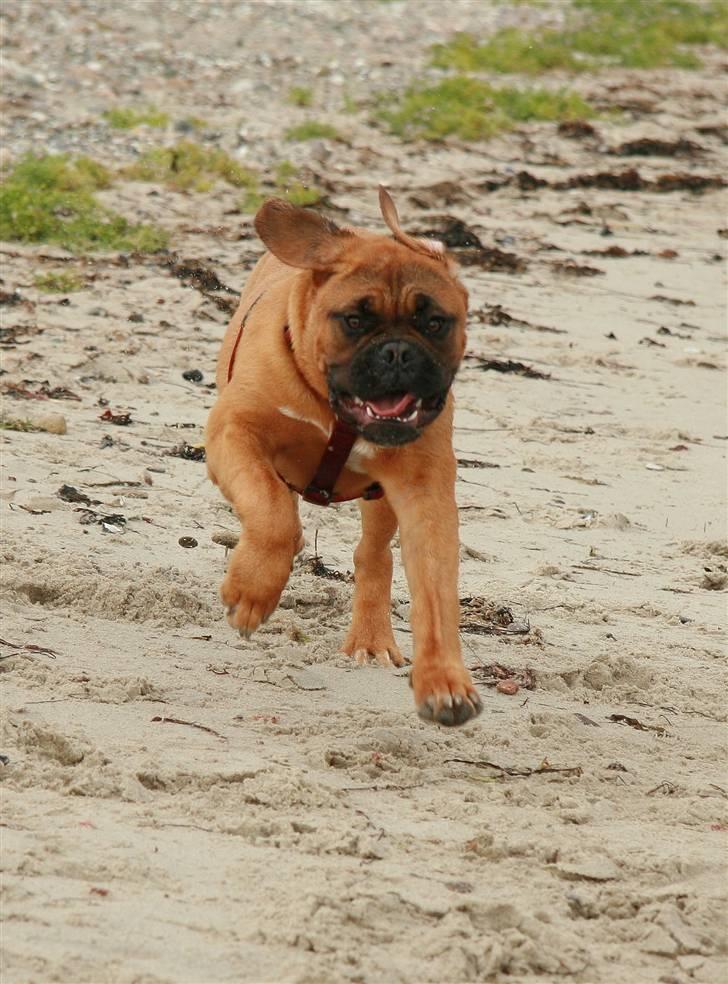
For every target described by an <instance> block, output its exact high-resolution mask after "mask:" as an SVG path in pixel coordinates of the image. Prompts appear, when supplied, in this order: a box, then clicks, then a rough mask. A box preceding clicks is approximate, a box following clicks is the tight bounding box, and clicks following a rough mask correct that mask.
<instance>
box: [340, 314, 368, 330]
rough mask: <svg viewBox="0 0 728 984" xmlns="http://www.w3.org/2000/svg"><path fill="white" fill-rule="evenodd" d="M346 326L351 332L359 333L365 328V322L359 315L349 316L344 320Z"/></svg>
mask: <svg viewBox="0 0 728 984" xmlns="http://www.w3.org/2000/svg"><path fill="white" fill-rule="evenodd" d="M344 324H345V325H346V327H347V328H348V329H349V331H353V332H358V331H361V330H362V329H363V328H364V322H363V321H362V319H361V318H360V317H359V315H358V314H347V316H346V317H345V318H344Z"/></svg>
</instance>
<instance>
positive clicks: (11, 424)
mask: <svg viewBox="0 0 728 984" xmlns="http://www.w3.org/2000/svg"><path fill="white" fill-rule="evenodd" d="M42 429H43V428H42V427H37V426H36V425H35V424H34V423H33V421H32V420H28V419H27V418H20V417H0V430H6V431H20V433H21V434H33V433H37V432H38V431H40V430H42Z"/></svg>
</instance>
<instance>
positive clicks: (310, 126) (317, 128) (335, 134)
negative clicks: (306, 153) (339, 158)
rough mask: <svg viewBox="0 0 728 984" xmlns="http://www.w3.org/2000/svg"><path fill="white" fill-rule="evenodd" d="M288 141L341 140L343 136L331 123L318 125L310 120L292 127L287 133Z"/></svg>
mask: <svg viewBox="0 0 728 984" xmlns="http://www.w3.org/2000/svg"><path fill="white" fill-rule="evenodd" d="M285 137H286V140H341V139H342V137H341V134H340V133H339V131H338V130H337V129H336V127H335V126H331V124H329V123H318V122H317V121H316V120H309V122H308V123H299V124H298V126H292V127H290V128H289V129H288V130H286V133H285Z"/></svg>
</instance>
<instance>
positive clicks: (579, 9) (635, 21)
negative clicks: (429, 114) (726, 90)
mask: <svg viewBox="0 0 728 984" xmlns="http://www.w3.org/2000/svg"><path fill="white" fill-rule="evenodd" d="M707 44H715V45H717V46H718V47H721V48H726V47H728V4H726V3H725V2H724V0H707V2H700V0H573V8H572V11H571V12H570V13H569V14H568V15H567V20H566V26H565V27H564V29H563V30H541V31H539V32H538V33H535V34H531V33H528V32H525V31H521V30H519V29H517V28H504V29H503V30H500V31H498V32H497V33H496V34H495V35H494V36H493V37H492V38H490V39H489V40H488V41H485V42H483V43H482V44H479V43H478V41H477V39H476V38H474V37H473V36H472V35H470V34H456V35H455V37H454V38H453V39H452V40H451V41H448V42H447V43H446V44H437V45H434V47H433V48H432V63H433V64H434V65H436V66H438V67H440V68H452V69H456V70H457V71H460V72H472V71H490V72H503V73H508V72H511V73H522V74H526V75H537V74H540V73H541V72H547V71H551V70H554V69H564V70H566V71H570V72H578V71H586V70H594V69H596V68H599V67H604V66H610V65H615V66H623V67H626V68H657V67H660V66H664V65H675V66H678V67H683V68H696V67H698V66H699V65H700V64H701V61H700V59H699V58H698V56H697V55H696V54H695V53H694V52H692V51H689V50H686V46H691V45H692V46H694V45H707Z"/></svg>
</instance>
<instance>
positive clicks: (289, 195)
mask: <svg viewBox="0 0 728 984" xmlns="http://www.w3.org/2000/svg"><path fill="white" fill-rule="evenodd" d="M269 194H270V195H277V196H278V197H279V198H285V199H286V200H287V201H289V202H290V203H291V204H292V205H315V204H316V203H317V202H320V201H321V197H322V192H321V190H320V189H319V188H316V187H315V186H314V185H307V184H304V182H303V181H301V178H300V176H299V173H298V169H297V168H296V167H295V165H294V164H292V163H291V162H290V161H281V162H280V164H279V165H278V167H277V168H276V170H275V174H274V177H273V189H272V191H271V192H270V193H269ZM269 194H266V193H264V192H262V191H259V190H258V189H257V188H255V189H250V190H248V191H247V192H246V194H245V196H244V197H243V199H242V200H241V201H240V203H239V208H240V211H241V212H255V211H256V210H257V209H258V208H259V207H260V206H261V205H262V204H263V202H264V201H265V200H266V198H268V197H269Z"/></svg>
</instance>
